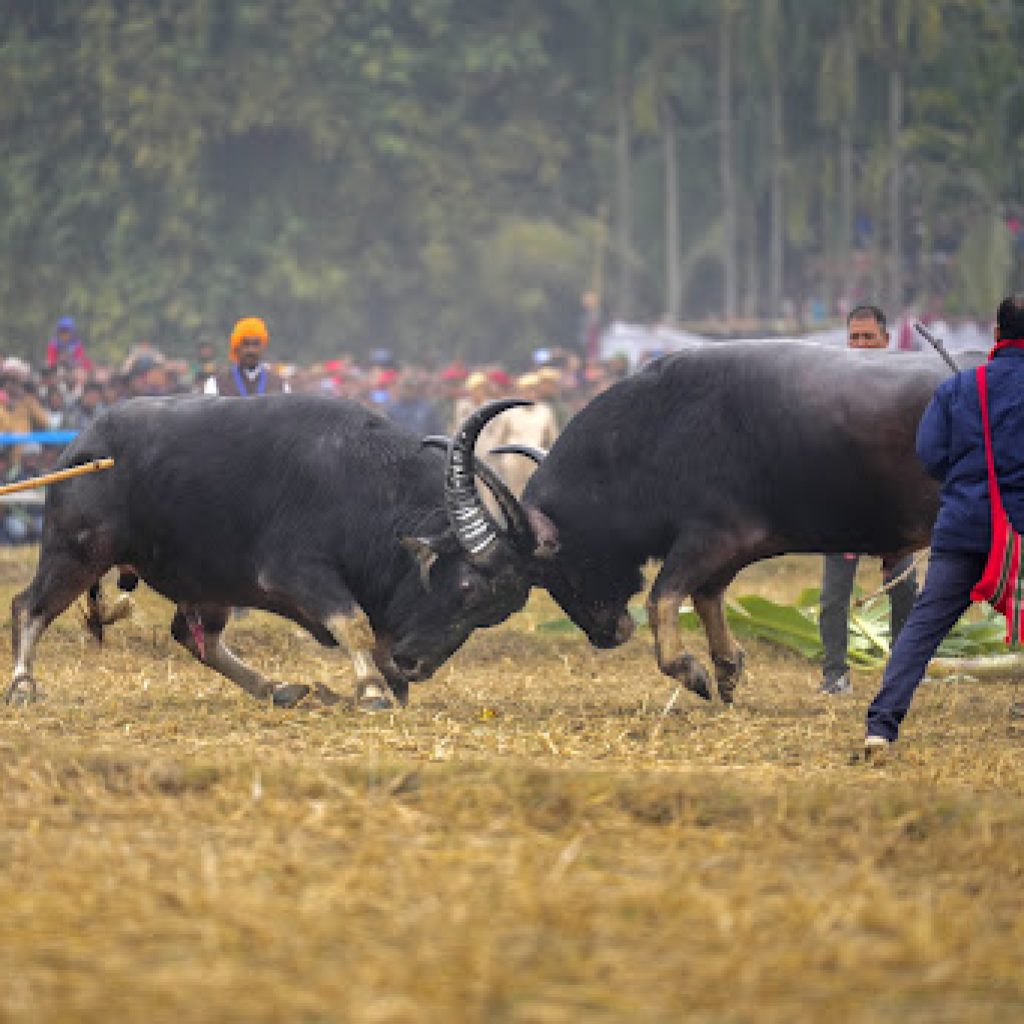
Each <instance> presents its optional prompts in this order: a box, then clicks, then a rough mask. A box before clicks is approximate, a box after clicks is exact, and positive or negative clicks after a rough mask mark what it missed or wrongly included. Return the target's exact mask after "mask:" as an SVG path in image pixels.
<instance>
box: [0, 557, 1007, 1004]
mask: <svg viewBox="0 0 1024 1024" xmlns="http://www.w3.org/2000/svg"><path fill="white" fill-rule="evenodd" d="M32 567H33V556H32V553H31V552H25V553H10V552H7V553H3V555H2V556H0V602H2V607H3V608H4V617H5V619H6V620H7V622H6V624H5V628H4V637H5V639H4V641H3V643H4V658H3V661H2V663H3V664H4V665H5V666H6V667H7V668H6V670H5V671H9V668H10V647H9V644H10V638H9V633H10V626H9V605H10V601H9V599H10V596H11V595H12V594H13V593H14V592H15V591H16V590H17V589H20V588H21V587H22V586H24V585H25V583H26V582H27V581H28V579H29V578H30V576H31V571H32ZM818 567H819V563H818V561H817V560H816V559H797V558H790V559H783V560H779V561H777V562H773V563H768V564H766V565H763V566H758V567H755V568H753V569H751V570H748V571H747V572H746V573H745V574H744V575H743V576H742V577H741V579H740V581H739V582H738V584H737V586H736V587H735V592H737V593H747V592H759V593H763V594H766V595H767V596H771V597H774V598H787V597H791V596H795V594H796V593H797V592H798V591H799V590H800V589H801V588H802V587H804V586H807V585H814V584H816V583H817V582H818V577H817V573H818ZM876 581H877V570H875V569H873V570H872V573H871V574H865V580H864V583H865V585H866V586H871V585H873V583H874V582H876ZM558 614H559V613H558V611H557V609H556V608H555V607H554V606H553V605H552V604H551V603H550V602H549V601H548V600H546V599H545V598H543V597H541V596H535V597H534V598H533V599H532V600H531V603H530V605H529V606H528V608H527V610H526V611H525V612H524V613H523V614H521V615H519V616H517V617H515V618H514V619H513V620H511V621H510V622H508V623H506V624H504V625H503V626H501V627H499V628H497V629H493V630H489V631H486V632H483V633H478V634H477V635H475V636H474V637H473V638H472V639H471V640H470V641H469V643H468V644H467V645H466V646H465V648H464V649H463V650H462V651H461V652H460V653H459V654H458V655H457V656H456V657H455V658H453V659H452V661H451V662H450V663H449V664H448V665H446V666H445V667H444V668H443V669H442V670H441V671H440V672H439V673H438V675H437V676H436V677H435V679H433V680H432V681H430V682H429V683H426V684H423V685H420V686H417V687H414V689H413V694H412V700H411V703H410V706H409V708H408V709H406V710H403V711H399V712H395V713H384V714H379V715H375V716H367V715H361V714H357V713H356V712H354V711H352V710H351V708H350V707H349V706H347V705H346V704H341V705H337V706H334V707H330V708H326V707H323V706H318V705H317V704H316V703H309V704H307V705H302V706H300V707H299V708H297V709H295V710H293V711H279V710H274V709H272V708H270V707H267V706H262V705H259V704H257V703H255V702H253V701H252V700H250V699H249V698H247V697H246V696H245V695H244V694H241V693H240V692H239V691H236V690H235V688H234V687H232V686H231V684H229V683H227V682H226V681H224V680H221V679H220V678H219V677H217V676H215V675H214V674H212V673H211V672H209V671H208V670H205V669H203V668H201V667H200V666H198V665H197V664H195V663H194V662H192V661H191V660H190V659H189V658H188V657H187V655H185V654H184V653H183V652H180V651H179V650H178V649H177V648H176V646H175V645H174V644H173V643H172V642H171V640H170V639H169V636H168V632H167V627H168V623H169V620H170V607H169V606H168V605H167V604H166V603H165V602H163V601H162V600H160V599H159V598H157V597H155V596H154V595H153V594H151V593H150V592H148V591H145V590H144V588H140V594H139V599H138V607H137V610H136V614H135V616H134V617H133V619H132V620H131V621H130V622H127V623H120V624H118V625H116V626H114V627H111V629H110V630H109V632H108V638H107V641H106V643H105V644H104V646H103V647H102V648H98V647H97V646H96V645H95V644H94V643H93V642H92V641H91V640H89V639H88V638H87V637H86V636H85V634H84V631H83V630H82V629H81V627H80V624H79V620H78V617H77V616H76V614H75V613H74V611H70V612H68V613H67V614H65V615H64V616H63V617H62V618H61V619H60V620H58V622H57V623H55V624H54V626H53V627H51V629H50V631H49V632H48V633H47V634H46V636H45V637H44V638H43V640H42V642H41V645H40V653H39V659H38V663H37V672H36V675H37V678H38V679H39V681H40V684H41V686H42V688H43V689H44V690H45V692H46V699H45V700H44V701H42V702H41V703H39V704H37V705H34V706H32V707H30V708H26V709H12V708H6V707H2V708H0V766H2V767H0V792H2V798H3V799H2V803H0V859H2V863H3V865H4V870H3V871H2V872H0V965H2V966H0V1021H4V1022H8V1021H10V1022H28V1021H32V1022H36V1021H50V1020H61V1021H66V1020H84V1021H105V1022H106V1021H111V1020H156V1021H162V1020H176V1021H191V1020H204V1021H212V1020H232V1021H326V1020H332V1021H333V1020H336V1021H355V1022H375V1024H376V1022H380V1024H385V1022H421V1021H427V1022H431V1021H437V1022H441V1021H445V1022H458V1021H498V1022H504V1021H508V1022H562V1021H565V1022H569V1021H573V1022H575V1021H581V1020H586V1021H645V1022H646V1021H651V1022H654V1021H679V1020H692V1021H707V1022H712V1021H714V1022H722V1021H727V1022H728V1021H759V1022H760V1021H769V1022H773V1021H779V1022H783V1021H785V1022H791V1021H822V1020H828V1019H831V1020H836V1021H889V1020H891V1021H897V1020H899V1021H922V1022H923V1021H928V1022H932V1021H971V1022H975V1021H1008V1022H1009V1021H1020V1020H1022V1019H1024V726H1021V725H1020V724H1014V722H1013V721H1011V720H1010V719H1009V718H1008V716H1007V708H1008V706H1009V704H1010V702H1011V700H1013V699H1014V697H1015V696H1016V697H1017V698H1018V699H1019V698H1020V696H1021V694H1020V693H1019V692H1017V691H1015V688H1014V686H1012V685H1011V684H1008V683H1007V684H1002V683H992V682H987V683H984V684H982V683H973V684H971V683H964V682H943V683H931V684H927V685H925V686H924V687H922V689H921V691H920V692H919V695H918V699H917V701H916V703H915V706H914V709H913V710H912V712H911V715H910V718H909V719H908V722H907V724H906V726H905V737H904V740H903V741H901V744H900V747H901V748H902V749H901V750H900V752H899V754H898V756H897V757H895V758H894V759H892V760H891V761H890V762H888V763H887V764H885V765H884V766H880V767H877V766H866V765H864V764H862V763H859V762H855V761H854V759H853V758H852V756H851V755H852V753H853V752H854V751H855V750H857V749H858V748H859V741H860V738H861V736H862V719H863V713H864V708H865V706H866V704H867V702H868V701H869V700H870V698H871V696H872V695H873V693H874V688H875V687H876V686H877V683H878V673H867V674H859V675H856V676H855V695H854V696H853V697H852V698H848V699H834V698H833V699H828V698H823V697H821V696H819V695H818V694H817V693H816V692H815V690H816V686H817V682H818V672H819V670H818V668H817V666H814V665H811V664H808V663H807V662H804V661H802V660H800V659H799V658H797V657H796V656H794V655H789V654H785V653H781V652H779V651H778V650H776V649H774V648H771V647H769V646H767V645H765V644H759V643H751V644H749V645H748V662H747V664H748V673H747V678H746V680H745V682H744V684H743V685H742V687H741V689H740V690H739V692H738V696H737V702H736V705H735V706H734V707H732V708H726V707H723V706H721V705H720V704H717V703H715V704H705V703H703V702H701V701H699V700H698V699H696V698H694V697H691V696H690V695H684V696H683V697H681V698H680V699H679V701H678V703H677V705H676V707H675V708H674V710H672V711H671V712H670V713H668V714H665V713H664V712H665V708H666V705H667V703H668V702H669V698H670V696H671V694H672V691H673V688H674V687H673V685H672V683H671V681H670V680H668V679H666V678H664V677H662V676H660V675H659V673H658V671H657V668H656V666H655V664H654V660H653V656H652V653H651V640H650V634H649V633H648V632H647V631H646V630H641V631H639V632H638V634H637V636H636V637H635V638H634V639H633V640H631V641H630V643H628V644H627V645H625V646H624V647H622V648H620V649H618V650H616V651H611V652H597V651H593V650H591V649H590V648H589V647H588V645H587V643H586V641H585V639H584V638H583V637H582V636H581V635H580V634H577V633H572V634H564V635H562V634H556V633H549V632H543V631H542V632H536V628H537V626H538V624H540V623H542V622H544V621H545V620H549V619H552V618H555V617H556V616H558ZM230 635H231V637H232V638H233V642H234V644H235V646H236V647H237V649H238V650H239V652H240V653H242V654H243V655H244V656H246V657H248V658H249V659H251V660H252V661H253V662H254V663H256V664H258V665H259V666H261V667H262V668H263V669H264V670H266V671H267V672H268V673H270V674H272V675H273V676H274V677H275V678H279V679H285V680H290V681H297V682H309V681H313V680H321V681H323V682H329V683H333V685H335V686H336V687H337V688H338V689H341V690H343V691H344V692H345V693H349V692H350V691H351V684H352V678H353V677H352V671H351V669H350V667H349V665H348V664H347V662H346V661H345V660H344V659H343V658H342V656H341V655H339V654H338V653H337V652H332V651H327V650H323V649H321V648H319V647H317V646H316V645H315V643H313V642H312V641H311V640H309V639H307V638H306V637H305V636H304V635H302V634H301V633H300V631H299V630H297V629H296V628H295V627H293V626H291V625H290V624H288V623H284V622H281V621H279V620H274V619H271V618H269V617H265V616H263V615H256V614H253V615H249V616H247V617H245V618H242V619H240V620H238V621H236V622H235V623H234V624H233V625H232V627H231V633H230ZM695 643H697V641H696V638H695ZM697 647H698V649H700V650H701V651H703V644H699V643H698V644H697ZM5 681H6V677H5Z"/></svg>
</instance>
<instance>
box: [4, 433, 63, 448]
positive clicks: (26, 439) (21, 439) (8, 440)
mask: <svg viewBox="0 0 1024 1024" xmlns="http://www.w3.org/2000/svg"><path fill="white" fill-rule="evenodd" d="M76 437H78V431H77V430H38V431H36V432H35V433H32V434H0V447H6V446H7V445H10V444H60V445H65V444H68V443H69V442H70V441H73V440H74V439H75V438H76Z"/></svg>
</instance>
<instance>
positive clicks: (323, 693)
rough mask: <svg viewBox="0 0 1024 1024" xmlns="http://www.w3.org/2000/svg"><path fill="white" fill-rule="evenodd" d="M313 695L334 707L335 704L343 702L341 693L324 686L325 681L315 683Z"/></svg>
mask: <svg viewBox="0 0 1024 1024" xmlns="http://www.w3.org/2000/svg"><path fill="white" fill-rule="evenodd" d="M313 696H314V697H316V699H317V700H318V701H320V703H321V704H323V705H324V706H326V707H333V706H334V705H335V704H339V703H341V700H342V697H341V694H340V693H338V692H337V691H335V690H332V689H331V688H330V687H329V686H324V684H323V683H314V684H313Z"/></svg>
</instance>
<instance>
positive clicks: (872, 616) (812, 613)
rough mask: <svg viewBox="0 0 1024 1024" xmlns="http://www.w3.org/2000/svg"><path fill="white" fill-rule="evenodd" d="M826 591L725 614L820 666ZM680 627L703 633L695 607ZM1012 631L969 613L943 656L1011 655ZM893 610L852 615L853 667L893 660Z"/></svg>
mask: <svg viewBox="0 0 1024 1024" xmlns="http://www.w3.org/2000/svg"><path fill="white" fill-rule="evenodd" d="M820 597H821V591H820V590H819V589H818V588H817V587H808V588H806V589H805V590H803V591H801V592H800V595H799V596H798V597H797V599H796V601H795V603H794V604H779V603H778V602H776V601H772V600H770V599H769V598H766V597H761V596H760V595H758V594H743V595H741V596H739V597H736V598H732V599H729V600H727V601H726V606H725V614H726V620H727V621H728V623H729V626H730V628H731V629H732V630H733V632H734V633H736V635H737V636H740V637H756V638H757V639H759V640H764V641H766V642H768V643H771V644H775V645H776V646H778V647H782V648H785V649H786V650H790V651H794V652H795V653H797V654H799V655H801V656H802V657H804V658H807V659H808V660H809V661H820V660H821V658H822V655H823V654H824V649H823V648H822V644H821V635H820V633H819V631H818V609H819V601H820ZM629 612H630V615H632V617H633V619H634V621H635V622H636V623H637V625H638V626H641V627H643V626H646V625H647V612H646V609H645V608H644V607H643V606H642V605H633V606H631V607H630V609H629ZM679 624H680V625H681V626H682V627H683V628H684V629H688V630H699V629H700V628H701V623H700V618H699V617H698V615H697V613H696V612H695V611H694V610H693V609H692V608H690V607H684V608H683V609H682V610H681V611H680V613H679ZM575 628H576V627H575V626H573V624H572V623H571V622H570V621H569V620H568V619H566V618H558V619H552V620H549V621H547V622H543V623H541V624H540V625H539V626H538V627H537V629H538V631H539V632H544V633H570V632H572V631H573V630H574V629H575ZM1005 633H1006V627H1005V624H1004V622H1003V617H1002V616H1001V615H999V614H998V613H997V612H995V611H994V610H993V609H991V608H989V607H988V605H982V606H977V607H976V608H975V609H973V610H971V611H969V612H968V613H967V615H965V616H964V618H962V619H961V620H960V622H958V623H957V625H956V626H955V627H954V628H953V629H952V631H951V632H950V634H949V635H948V636H947V637H946V639H945V640H944V641H943V642H942V644H941V645H940V647H939V650H938V654H939V655H941V656H942V657H947V658H970V657H978V656H980V655H985V654H999V653H1004V652H1005V651H1006V646H1005V644H1004V642H1003V638H1004V636H1005ZM890 649H891V642H890V636H889V605H888V602H886V601H880V600H875V601H871V602H869V603H868V604H866V605H865V606H864V607H861V608H857V607H852V608H851V609H850V640H849V659H850V664H851V665H854V666H856V667H858V668H879V667H881V666H882V665H884V664H885V662H886V660H887V659H888V657H889V653H890Z"/></svg>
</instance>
